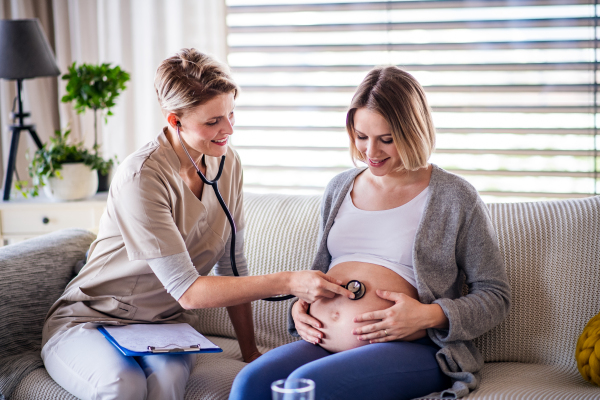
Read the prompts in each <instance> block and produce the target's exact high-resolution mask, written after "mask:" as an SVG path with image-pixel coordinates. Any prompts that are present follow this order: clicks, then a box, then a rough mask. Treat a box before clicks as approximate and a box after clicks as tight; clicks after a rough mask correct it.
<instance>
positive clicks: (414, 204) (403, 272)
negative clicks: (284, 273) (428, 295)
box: [327, 183, 429, 287]
mask: <svg viewBox="0 0 600 400" xmlns="http://www.w3.org/2000/svg"><path fill="white" fill-rule="evenodd" d="M353 187H354V183H352V186H351V187H350V189H349V190H348V194H346V197H345V198H344V201H343V202H342V205H341V207H340V209H339V210H338V213H337V215H336V217H335V220H334V223H333V226H332V227H331V230H330V231H329V236H328V237H327V248H328V249H329V254H331V258H332V261H331V264H330V265H329V268H330V269H331V268H332V267H333V266H335V265H337V264H339V263H342V262H346V261H361V262H367V263H371V264H377V265H381V266H383V267H386V268H389V269H391V270H392V271H394V272H396V273H397V274H398V275H400V276H401V277H402V278H404V279H406V280H407V281H408V282H409V283H410V284H411V285H413V286H415V287H416V281H415V272H414V269H413V247H414V241H415V235H416V233H417V228H418V226H419V222H420V221H421V216H422V215H423V209H424V208H425V203H426V202H427V193H428V192H429V187H427V188H425V189H424V190H423V191H422V192H421V193H419V194H418V195H417V196H416V197H415V198H414V199H412V200H411V201H409V202H408V203H406V204H403V205H401V206H400V207H396V208H392V209H390V210H380V211H365V210H360V209H358V208H356V206H355V205H354V203H352V198H351V197H350V192H352V188H353Z"/></svg>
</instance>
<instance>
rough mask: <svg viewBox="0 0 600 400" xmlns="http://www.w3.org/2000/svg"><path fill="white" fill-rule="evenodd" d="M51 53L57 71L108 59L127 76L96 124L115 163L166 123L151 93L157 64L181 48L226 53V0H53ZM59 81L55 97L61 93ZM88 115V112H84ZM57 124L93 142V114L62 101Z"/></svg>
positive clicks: (222, 56)
mask: <svg viewBox="0 0 600 400" xmlns="http://www.w3.org/2000/svg"><path fill="white" fill-rule="evenodd" d="M53 4H54V23H55V27H56V28H55V33H56V56H57V61H58V65H59V68H60V69H61V71H66V69H67V66H68V65H70V64H71V63H72V62H73V61H76V62H78V63H81V62H85V63H102V62H109V63H112V64H113V65H120V66H121V67H122V68H123V69H124V70H126V71H127V72H129V73H130V74H131V80H130V81H129V83H128V84H127V90H126V91H125V92H123V94H122V95H121V97H120V98H119V99H118V100H117V106H116V107H115V108H114V110H113V113H114V115H113V116H111V117H109V118H108V122H107V124H104V122H101V123H100V124H99V134H98V141H99V143H101V144H102V152H103V154H104V156H105V157H111V156H113V155H117V156H118V158H119V160H123V159H124V158H125V157H126V156H128V155H129V154H131V153H132V152H133V151H135V150H136V149H138V148H139V147H141V146H142V145H143V144H145V143H147V142H148V141H150V140H152V139H153V138H154V137H155V136H156V135H157V134H158V132H159V130H160V129H161V128H162V127H163V126H164V121H163V116H162V114H161V112H160V109H159V108H158V105H157V101H156V94H155V91H154V73H155V71H156V67H157V66H158V64H159V63H160V62H161V61H162V60H164V59H165V58H167V57H169V56H171V55H173V54H174V53H175V52H176V51H177V50H179V49H181V48H183V47H195V48H197V49H199V50H201V51H204V52H207V53H210V54H213V55H214V56H215V57H217V58H219V59H220V60H221V61H225V57H226V47H225V46H226V28H225V26H226V25H225V1H224V0H86V1H80V0H54V3H53ZM64 87H65V85H64V83H62V82H61V84H60V85H59V94H60V95H61V96H62V95H63V94H64ZM88 114H89V115H88ZM60 116H61V124H62V125H63V126H65V125H66V124H70V125H71V127H72V129H73V134H74V136H76V137H79V138H81V139H82V140H84V141H85V143H86V145H88V146H89V147H91V146H92V145H93V143H94V133H93V116H92V115H91V113H90V112H86V113H85V114H83V115H79V116H77V115H76V114H75V113H74V111H73V110H72V106H71V105H70V104H64V103H61V104H60Z"/></svg>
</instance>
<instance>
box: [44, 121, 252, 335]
mask: <svg viewBox="0 0 600 400" xmlns="http://www.w3.org/2000/svg"><path fill="white" fill-rule="evenodd" d="M219 162H220V158H215V157H206V176H207V177H208V179H212V178H214V177H215V176H216V174H217V171H218V168H219ZM179 168H180V162H179V159H178V158H177V155H176V153H175V151H174V150H173V148H172V146H171V144H170V143H169V141H168V140H167V138H166V136H165V134H164V132H161V133H160V135H158V137H157V138H156V139H155V140H154V141H152V142H150V143H148V144H147V145H145V146H144V147H142V148H141V149H139V150H138V151H136V152H135V153H133V154H132V155H130V156H129V157H127V158H126V159H125V160H124V161H123V163H122V164H121V165H120V166H119V168H118V170H117V172H116V174H115V177H114V179H113V181H112V183H111V186H110V191H109V195H108V201H107V207H106V211H105V213H104V214H103V215H102V218H101V220H100V229H99V233H98V237H97V239H96V240H95V241H94V243H92V245H91V247H90V252H89V259H88V262H87V264H86V265H85V267H84V268H83V269H82V271H81V272H80V273H79V275H77V277H75V278H74V279H73V280H72V281H71V282H70V283H69V284H68V286H67V288H66V289H65V292H64V293H63V295H62V296H61V297H60V298H59V299H58V300H57V301H56V303H54V305H53V306H52V307H51V309H50V311H49V312H48V316H47V317H46V322H45V324H44V330H43V339H42V344H45V343H46V342H47V341H48V339H50V337H52V336H53V335H54V334H56V333H57V332H58V331H61V330H66V329H68V328H69V327H72V326H75V325H76V324H81V323H86V322H98V323H102V324H130V323H148V322H188V323H193V322H194V314H193V313H191V312H190V311H186V310H184V309H183V308H182V307H181V306H180V305H179V303H178V302H177V301H176V300H175V299H174V298H173V297H172V296H171V295H170V294H168V293H167V291H166V289H165V287H164V286H163V285H162V283H161V282H160V281H159V280H158V278H157V276H156V275H155V274H154V273H153V272H152V269H151V268H150V266H149V265H148V263H147V262H146V260H147V259H150V258H157V257H165V256H170V255H173V254H178V253H181V252H184V251H186V250H187V251H188V252H189V254H190V257H191V259H192V262H193V263H194V266H195V267H196V269H197V270H198V272H199V273H200V275H207V274H208V273H209V272H210V271H211V269H212V268H213V266H214V265H215V264H216V263H217V262H218V260H219V259H220V258H221V257H222V256H223V255H224V254H225V242H226V241H227V238H228V237H229V235H230V232H231V229H230V227H229V223H228V222H227V218H226V217H225V214H224V212H223V211H222V209H221V206H220V205H219V202H218V200H217V197H216V196H215V194H214V191H213V189H212V187H210V186H208V185H205V187H204V189H203V191H202V199H201V200H198V198H197V197H196V196H195V195H194V194H193V193H192V191H191V190H190V189H189V188H188V186H187V185H186V184H185V182H184V181H183V180H182V179H181V177H180V176H179ZM198 179H200V178H199V177H198ZM219 191H220V192H221V194H222V196H223V199H224V200H225V203H226V204H227V206H228V207H229V209H230V210H231V214H232V215H233V218H234V220H235V222H236V226H237V229H238V230H241V229H243V228H244V214H243V209H242V166H241V163H240V160H239V157H238V155H237V153H236V152H235V151H234V150H233V149H231V148H228V150H227V154H226V161H225V166H224V169H223V174H222V176H221V178H220V180H219Z"/></svg>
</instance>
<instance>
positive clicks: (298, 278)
mask: <svg viewBox="0 0 600 400" xmlns="http://www.w3.org/2000/svg"><path fill="white" fill-rule="evenodd" d="M290 274H291V277H290V280H289V286H290V289H289V290H290V293H291V294H293V295H294V296H296V297H298V298H299V299H302V300H304V301H306V302H307V303H314V302H315V301H317V300H319V299H322V298H327V299H332V298H334V297H335V295H336V294H339V295H342V296H344V297H347V298H349V299H353V298H354V293H352V292H350V291H349V290H347V289H345V288H343V287H342V286H340V285H341V284H342V281H340V280H339V279H335V278H333V277H331V276H329V275H325V274H324V273H322V272H321V271H296V272H290Z"/></svg>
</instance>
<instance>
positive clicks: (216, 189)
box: [176, 122, 295, 301]
mask: <svg viewBox="0 0 600 400" xmlns="http://www.w3.org/2000/svg"><path fill="white" fill-rule="evenodd" d="M176 127H177V137H178V138H179V143H181V147H183V150H184V151H185V154H187V156H188V158H189V159H190V161H191V162H192V164H193V165H194V168H196V173H197V174H198V176H199V177H200V179H202V182H204V183H205V184H206V185H209V186H212V188H213V190H214V192H215V196H217V200H218V201H219V204H220V205H221V208H222V209H223V212H225V216H226V217H227V220H228V221H229V225H230V226H231V246H230V247H229V258H230V259H231V270H232V271H233V275H235V276H240V274H239V272H238V270H237V266H236V264H235V239H236V233H237V229H236V226H235V221H234V220H233V216H232V215H231V212H230V211H229V208H227V204H225V201H224V200H223V196H221V192H220V191H219V184H218V182H219V179H220V178H221V174H222V173H223V167H224V166H225V155H223V156H222V157H221V163H220V164H219V172H217V176H216V177H215V178H214V179H213V180H209V179H208V178H207V177H206V176H205V175H204V174H203V173H202V171H200V168H198V165H196V163H195V162H194V159H193V158H192V156H190V153H188V151H187V148H186V147H185V144H184V143H183V139H182V138H181V134H180V133H179V122H177V125H176ZM202 160H204V155H202ZM293 297H295V296H293V295H291V294H288V295H285V296H279V297H267V298H266V299H263V300H265V301H283V300H288V299H291V298H293Z"/></svg>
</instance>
